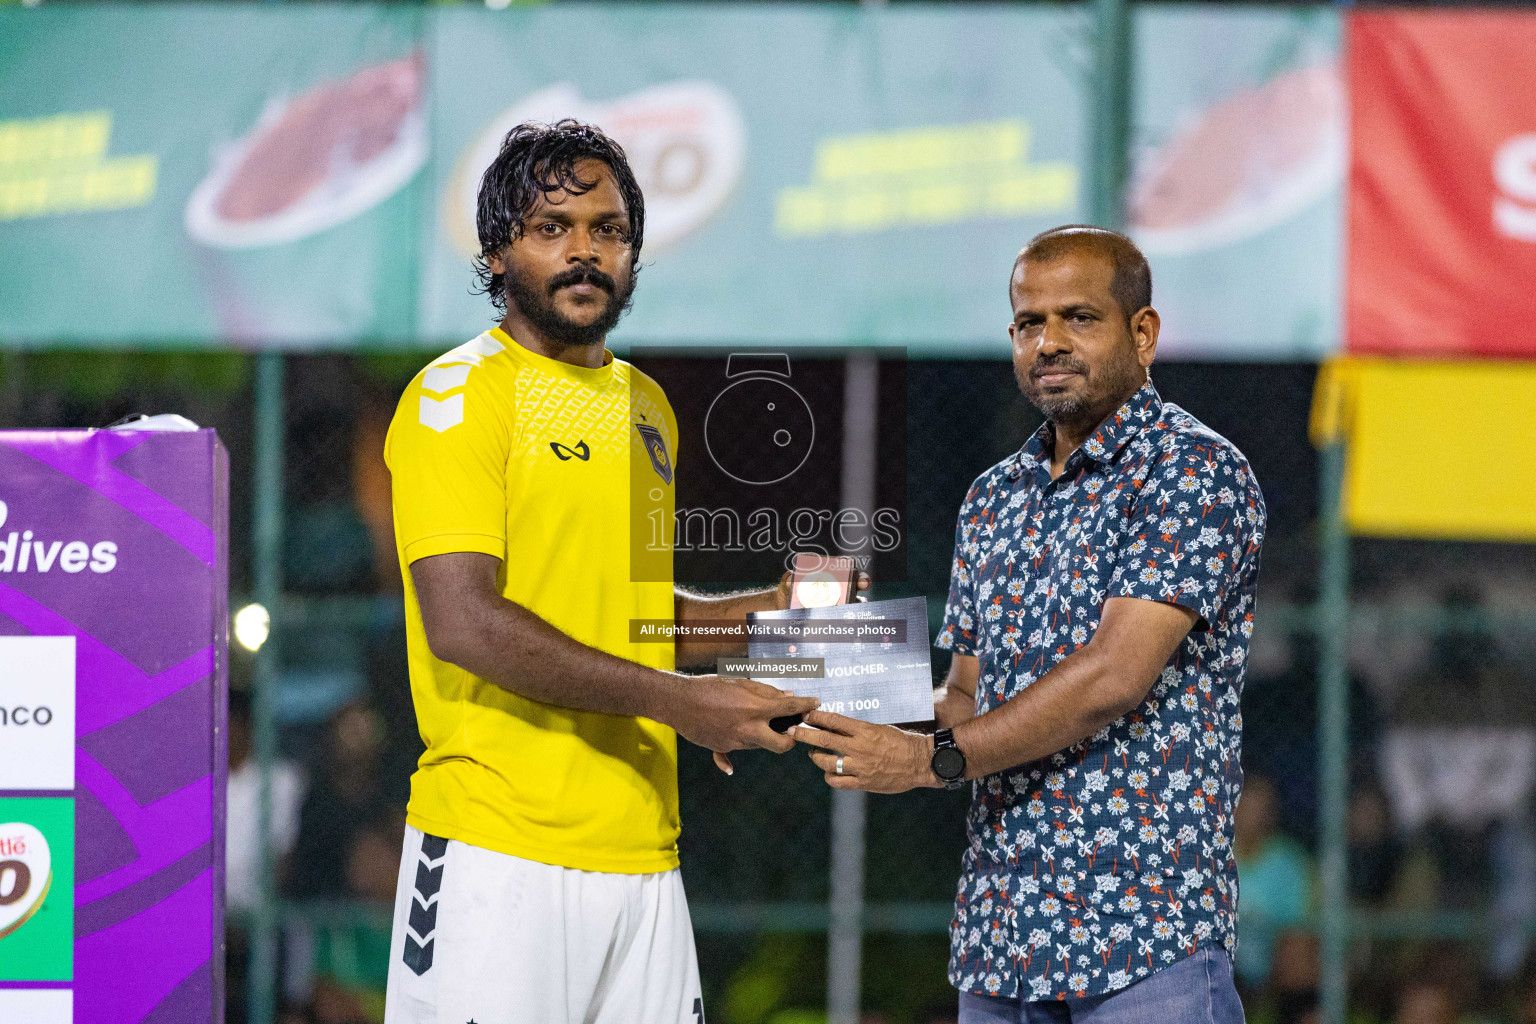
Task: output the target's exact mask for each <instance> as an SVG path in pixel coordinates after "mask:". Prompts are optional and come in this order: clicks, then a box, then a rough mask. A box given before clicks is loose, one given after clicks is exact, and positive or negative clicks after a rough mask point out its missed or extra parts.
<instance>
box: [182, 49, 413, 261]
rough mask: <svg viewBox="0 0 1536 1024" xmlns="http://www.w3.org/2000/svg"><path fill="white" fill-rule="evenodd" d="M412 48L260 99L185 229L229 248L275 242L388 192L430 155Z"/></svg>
mask: <svg viewBox="0 0 1536 1024" xmlns="http://www.w3.org/2000/svg"><path fill="white" fill-rule="evenodd" d="M426 79H427V75H426V61H425V58H424V57H423V56H422V54H421V53H420V52H419V51H418V52H416V53H412V54H410V55H409V56H406V57H402V58H400V59H399V60H393V61H389V62H387V63H383V64H376V65H373V66H371V67H365V68H363V69H362V70H360V71H358V72H357V73H356V74H354V75H352V76H351V77H350V78H347V79H344V80H340V81H327V82H322V83H321V84H319V85H317V86H315V87H313V88H311V89H309V90H308V91H306V92H304V93H301V94H300V95H298V96H295V97H291V98H286V97H285V98H280V99H273V100H270V101H269V102H268V103H267V106H266V108H265V109H264V110H263V111H262V113H261V117H260V119H259V120H258V122H257V124H256V125H255V126H254V127H253V128H252V129H251V131H250V133H249V134H247V135H246V136H245V137H244V138H243V139H240V140H239V141H237V142H235V143H232V144H231V145H229V146H227V147H226V148H224V149H223V150H221V151H220V152H219V153H217V155H216V156H215V158H214V164H213V168H212V169H211V170H210V171H209V172H208V175H207V177H205V178H204V179H203V180H202V181H201V182H200V183H199V184H198V186H197V187H196V188H195V189H193V191H192V196H191V199H190V200H189V201H188V203H187V211H186V226H187V233H188V234H190V235H191V236H192V237H193V238H195V239H197V240H198V241H200V242H204V243H206V244H208V245H212V246H217V247H219V248H226V249H243V248H252V247H258V246H269V245H282V244H284V243H286V242H293V241H296V240H298V239H301V238H306V237H308V236H310V235H314V234H318V233H319V232H321V231H325V230H327V229H328V228H333V227H335V226H336V225H338V224H342V223H345V222H346V221H349V220H351V219H352V218H353V217H356V216H357V215H358V214H360V213H363V212H364V211H366V210H369V209H372V208H373V207H374V206H377V205H378V204H379V203H381V202H383V201H384V200H385V199H388V198H389V197H390V196H392V195H394V194H395V192H396V191H398V190H399V189H400V187H401V186H403V185H404V184H405V183H406V182H407V181H409V180H410V179H411V178H412V177H413V176H414V175H415V174H416V172H417V171H418V170H420V169H421V166H422V164H424V163H425V162H426V159H427V152H428V142H427V125H426V115H425V112H424V109H423V108H424V104H423V99H424V97H425V94H426Z"/></svg>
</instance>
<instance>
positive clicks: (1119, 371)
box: [1013, 355, 1143, 429]
mask: <svg viewBox="0 0 1536 1024" xmlns="http://www.w3.org/2000/svg"><path fill="white" fill-rule="evenodd" d="M1053 370H1054V371H1056V372H1058V373H1068V372H1070V373H1077V374H1080V375H1081V379H1082V382H1083V386H1082V388H1081V389H1079V390H1077V391H1076V392H1069V391H1064V390H1063V391H1052V390H1049V389H1047V388H1046V386H1045V385H1043V384H1041V383H1040V381H1039V379H1038V378H1037V377H1036V376H1035V375H1036V374H1038V373H1047V372H1050V371H1053ZM1013 375H1014V378H1015V379H1016V380H1017V381H1018V382H1019V390H1020V391H1021V392H1023V394H1024V398H1025V399H1026V400H1027V401H1028V402H1029V404H1030V405H1032V406H1034V407H1035V408H1036V409H1039V410H1040V413H1041V414H1042V415H1043V416H1044V417H1045V418H1046V419H1047V420H1049V421H1050V422H1051V423H1053V424H1061V425H1062V426H1065V427H1067V428H1069V429H1082V428H1092V427H1096V426H1098V425H1099V424H1100V423H1102V422H1103V421H1104V419H1105V418H1107V417H1108V416H1109V415H1110V414H1111V413H1113V412H1114V411H1115V410H1116V409H1118V408H1119V407H1120V406H1121V405H1122V404H1124V403H1125V401H1126V399H1128V398H1129V397H1130V396H1131V395H1134V394H1135V393H1136V389H1137V388H1139V387H1141V383H1142V379H1143V378H1142V374H1141V364H1140V363H1138V362H1137V361H1136V360H1135V359H1134V358H1131V359H1127V360H1124V361H1117V362H1115V363H1112V364H1110V365H1108V366H1104V367H1101V368H1100V369H1099V370H1098V371H1092V370H1090V369H1089V368H1088V364H1087V363H1085V362H1083V361H1082V360H1080V359H1076V358H1074V357H1072V356H1069V355H1058V356H1051V357H1042V358H1040V359H1037V360H1035V362H1034V363H1033V364H1032V365H1031V366H1029V367H1026V368H1022V369H1021V368H1020V367H1019V366H1017V365H1015V366H1014V368H1013ZM1089 421H1091V422H1089Z"/></svg>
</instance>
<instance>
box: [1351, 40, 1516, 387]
mask: <svg viewBox="0 0 1536 1024" xmlns="http://www.w3.org/2000/svg"><path fill="white" fill-rule="evenodd" d="M1348 33H1349V42H1348V63H1349V78H1350V90H1351V95H1352V98H1353V103H1354V110H1353V118H1352V128H1351V131H1352V133H1353V144H1352V146H1351V151H1352V152H1351V158H1350V193H1349V203H1348V205H1349V246H1348V251H1349V267H1348V280H1347V299H1346V306H1347V309H1346V330H1347V337H1348V347H1349V348H1350V350H1351V351H1355V352H1377V353H1402V354H1427V353H1437V354H1473V355H1488V356H1524V357H1532V356H1536V14H1529V13H1509V14H1505V13H1491V12H1433V13H1407V12H1401V11H1394V12H1374V13H1359V14H1355V15H1354V16H1353V17H1351V18H1350V19H1349V22H1348Z"/></svg>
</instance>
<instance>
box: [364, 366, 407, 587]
mask: <svg viewBox="0 0 1536 1024" xmlns="http://www.w3.org/2000/svg"><path fill="white" fill-rule="evenodd" d="M397 397H398V395H397V394H396V393H395V392H394V391H393V390H392V389H384V388H382V387H379V386H377V385H375V386H373V387H369V388H366V389H365V393H364V396H363V399H362V401H361V408H360V409H359V410H358V414H357V422H356V425H355V427H354V430H353V433H352V505H353V508H354V509H355V510H356V513H357V517H358V519H360V520H361V521H362V523H363V525H364V526H365V527H366V528H367V530H368V537H369V540H370V541H372V544H373V575H374V580H375V583H376V584H377V585H378V588H379V589H380V590H382V591H384V592H386V593H396V594H397V593H399V592H400V589H401V586H402V584H401V577H400V561H399V556H398V555H397V554H396V552H395V512H394V504H393V498H392V496H391V494H390V476H389V466H388V465H386V464H385V462H384V440H385V438H386V437H387V436H388V434H389V421H390V419H391V418H392V417H393V416H394V413H395V402H394V399H395V398H397Z"/></svg>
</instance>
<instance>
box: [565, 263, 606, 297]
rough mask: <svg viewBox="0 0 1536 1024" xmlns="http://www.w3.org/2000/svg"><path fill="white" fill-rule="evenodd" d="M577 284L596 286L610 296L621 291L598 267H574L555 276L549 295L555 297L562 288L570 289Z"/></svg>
mask: <svg viewBox="0 0 1536 1024" xmlns="http://www.w3.org/2000/svg"><path fill="white" fill-rule="evenodd" d="M577 284H591V285H596V286H597V287H599V288H601V289H602V290H603V291H605V292H607V293H608V294H609V295H613V294H616V293H617V292H618V289H619V284H618V282H617V281H615V280H614V279H613V278H612V277H611V276H609V275H608V274H605V273H603V272H602V271H601V270H598V269H597V268H596V267H572V268H571V269H570V270H566V271H562V272H561V273H559V274H556V275H555V276H554V278H553V279H552V280H551V281H550V282H549V294H550V295H554V294H555V292H557V291H559V290H560V289H561V288H569V287H571V286H572V285H577Z"/></svg>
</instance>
